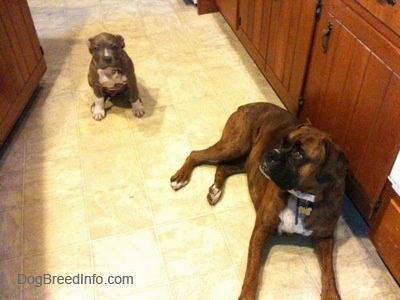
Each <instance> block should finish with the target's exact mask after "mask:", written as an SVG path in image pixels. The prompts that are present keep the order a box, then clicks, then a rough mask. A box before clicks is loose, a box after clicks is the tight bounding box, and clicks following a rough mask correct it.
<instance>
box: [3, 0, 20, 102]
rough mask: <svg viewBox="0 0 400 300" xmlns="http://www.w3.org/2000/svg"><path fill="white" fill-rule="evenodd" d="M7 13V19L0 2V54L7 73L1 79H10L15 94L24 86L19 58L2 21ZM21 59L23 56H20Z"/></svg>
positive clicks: (5, 11)
mask: <svg viewBox="0 0 400 300" xmlns="http://www.w3.org/2000/svg"><path fill="white" fill-rule="evenodd" d="M6 14H7V19H8V12H7V7H6V6H5V3H3V2H0V21H1V22H0V40H1V56H2V57H3V63H4V64H5V69H6V70H7V73H5V74H4V75H2V77H6V78H2V80H5V81H8V80H9V79H11V80H12V82H13V83H12V84H9V85H8V86H9V88H10V93H11V94H13V95H15V94H16V93H18V91H19V90H20V89H21V88H22V87H23V86H24V78H23V75H22V73H21V71H20V68H19V66H18V63H19V62H20V61H21V59H17V57H16V55H15V53H14V50H13V43H12V41H10V39H9V36H10V35H9V32H7V28H6V27H5V24H4V22H3V15H6ZM22 60H23V58H22ZM8 101H11V102H12V101H13V98H11V99H9V100H8Z"/></svg>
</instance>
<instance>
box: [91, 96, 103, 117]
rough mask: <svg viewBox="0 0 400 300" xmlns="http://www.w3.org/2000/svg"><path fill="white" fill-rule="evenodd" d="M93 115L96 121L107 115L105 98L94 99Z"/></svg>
mask: <svg viewBox="0 0 400 300" xmlns="http://www.w3.org/2000/svg"><path fill="white" fill-rule="evenodd" d="M92 116H93V119H95V120H96V121H101V120H103V119H104V118H105V117H106V111H105V109H104V98H103V97H99V98H97V97H96V98H95V99H94V103H93V104H92Z"/></svg>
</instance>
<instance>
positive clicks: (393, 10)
mask: <svg viewBox="0 0 400 300" xmlns="http://www.w3.org/2000/svg"><path fill="white" fill-rule="evenodd" d="M356 2H358V4H360V5H361V6H362V7H364V8H365V9H366V10H368V11H369V13H370V14H372V15H373V16H374V17H375V18H377V19H378V20H379V21H381V22H382V23H383V24H385V25H386V26H387V27H389V28H390V29H391V30H393V31H394V32H395V33H396V34H398V35H400V4H399V3H397V4H395V5H390V4H389V2H390V1H387V0H379V1H378V0H369V1H365V0H356Z"/></svg>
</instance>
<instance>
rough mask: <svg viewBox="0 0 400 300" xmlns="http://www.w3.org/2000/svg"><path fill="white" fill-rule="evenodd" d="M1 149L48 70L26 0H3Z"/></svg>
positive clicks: (0, 4) (0, 5)
mask: <svg viewBox="0 0 400 300" xmlns="http://www.w3.org/2000/svg"><path fill="white" fill-rule="evenodd" d="M0 40H1V51H0V89H1V95H0V146H1V145H2V144H3V142H4V140H5V138H6V136H7V135H8V133H9V132H10V130H11V128H12V126H13V125H14V123H15V122H16V120H17V118H18V116H19V115H20V113H21V112H22V110H23V108H24V107H25V105H26V103H27V102H28V100H29V98H30V97H31V96H32V94H33V92H34V90H35V88H36V87H37V85H38V83H39V80H40V78H41V77H42V76H43V74H44V72H45V70H46V63H45V61H44V57H43V54H42V52H41V49H40V45H39V40H38V37H37V35H36V31H35V27H34V25H33V20H32V17H31V14H30V11H29V7H28V4H27V2H26V0H0Z"/></svg>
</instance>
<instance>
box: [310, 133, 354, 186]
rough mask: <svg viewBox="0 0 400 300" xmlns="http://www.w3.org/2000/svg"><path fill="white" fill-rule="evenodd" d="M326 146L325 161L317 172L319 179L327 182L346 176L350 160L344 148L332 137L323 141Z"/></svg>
mask: <svg viewBox="0 0 400 300" xmlns="http://www.w3.org/2000/svg"><path fill="white" fill-rule="evenodd" d="M323 143H324V146H325V162H324V163H323V164H322V165H321V167H320V170H319V172H318V174H317V180H318V182H320V183H325V182H328V181H331V180H335V179H339V178H344V177H345V176H346V172H347V168H348V165H349V161H348V160H347V158H346V155H345V154H344V152H343V150H342V149H340V147H339V146H338V145H336V144H335V143H334V142H332V141H331V140H330V139H325V140H324V141H323Z"/></svg>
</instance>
